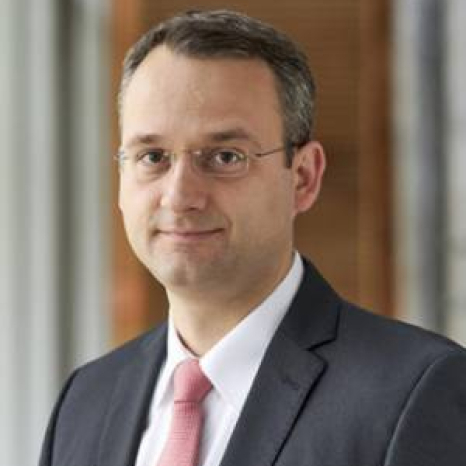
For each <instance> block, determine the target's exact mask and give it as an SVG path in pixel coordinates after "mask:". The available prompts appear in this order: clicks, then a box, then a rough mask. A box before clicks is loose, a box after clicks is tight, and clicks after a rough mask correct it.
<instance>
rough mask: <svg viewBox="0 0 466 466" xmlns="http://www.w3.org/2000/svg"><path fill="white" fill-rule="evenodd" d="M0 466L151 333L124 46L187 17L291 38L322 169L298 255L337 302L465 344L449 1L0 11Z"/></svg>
mask: <svg viewBox="0 0 466 466" xmlns="http://www.w3.org/2000/svg"><path fill="white" fill-rule="evenodd" d="M0 2H1V3H0V60H1V61H0V131H1V134H0V136H1V138H0V140H1V142H2V145H1V150H0V300H1V301H0V313H1V314H0V363H1V365H0V466H33V465H35V464H36V463H37V458H38V454H39V448H40V443H41V441H42V437H43V434H44V430H45V426H46V422H47V419H48V416H49V414H50V411H51V409H52V406H53V403H54V401H55V400H56V397H57V395H58V391H59V389H60V387H61V385H62V384H63V382H64V380H65V378H66V376H67V375H68V374H69V373H70V371H71V370H72V368H73V367H76V366H77V365H79V364H82V363H84V362H86V361H88V360H90V359H92V358H94V357H96V356H98V355H100V354H102V353H104V352H106V351H108V350H109V349H111V348H112V347H114V346H116V345H118V344H120V343H122V342H124V341H126V340H127V339H129V338H132V337H133V336H135V335H136V334H138V333H140V332H141V331H143V330H144V329H146V328H149V327H150V326H152V325H153V324H154V323H156V322H157V321H159V320H160V319H161V318H163V316H164V313H165V311H166V303H165V297H164V295H163V292H162V291H161V289H160V288H159V287H158V286H157V285H156V284H155V283H154V280H153V279H152V278H151V277H150V276H149V274H148V273H147V272H146V271H145V270H144V269H143V268H142V266H140V265H139V264H138V263H137V261H136V259H135V258H134V257H133V256H132V254H131V252H130V250H129V248H128V245H127V242H126V239H125V236H124V232H123V229H122V224H121V219H120V215H119V212H118V209H117V206H116V195H117V188H118V184H117V181H118V180H117V169H116V166H115V163H114V161H113V160H112V155H113V154H114V153H115V152H116V149H117V147H118V144H119V139H118V125H117V119H116V107H115V96H116V92H117V88H118V81H119V76H120V69H121V62H122V59H123V56H124V54H125V52H126V50H127V48H128V47H129V46H130V45H131V44H132V43H133V42H134V41H135V39H136V38H137V37H138V36H139V35H140V34H141V33H142V32H144V31H146V30H147V29H148V28H149V27H151V25H153V24H154V23H155V22H158V21H159V20H161V19H164V18H166V17H167V16H170V15H171V14H173V13H174V12H177V11H180V10H186V9H193V8H218V7H222V8H225V7H226V8H231V9H237V10H240V11H243V12H246V13H249V14H251V15H253V16H257V17H259V18H261V19H263V20H265V21H267V22H271V23H273V24H275V25H276V26H277V27H278V28H280V29H282V30H284V31H286V32H287V33H288V34H289V35H290V36H291V37H293V38H294V39H296V40H297V41H298V42H300V43H301V44H302V45H303V47H304V49H305V50H306V51H307V53H308V55H309V60H310V64H311V67H312V69H313V71H314V74H315V77H316V80H317V84H318V112H317V119H318V122H317V132H316V137H317V139H319V140H321V141H322V143H323V144H324V146H325V148H326V151H327V155H328V162H329V168H328V172H327V174H326V179H325V187H324V190H323V193H322V197H321V199H320V201H319V203H318V205H317V206H316V207H315V208H314V209H313V210H312V211H311V212H309V213H308V214H306V215H304V216H302V217H301V218H300V219H299V221H298V226H297V232H296V236H297V243H298V246H299V248H300V250H301V251H302V252H304V253H305V254H306V255H308V256H309V257H311V258H312V259H313V261H314V262H315V263H316V264H317V266H318V267H319V268H320V269H321V271H322V272H323V273H324V275H326V277H327V278H328V279H329V280H330V282H331V283H332V284H333V285H334V287H335V288H336V289H337V290H338V291H339V292H340V293H341V294H342V295H343V296H344V297H346V298H348V299H350V300H353V301H356V302H358V303H360V304H362V305H363V306H365V307H368V308H369V309H371V310H373V311H374V312H377V313H380V314H385V315H390V316H393V317H396V318H399V319H402V320H405V321H409V322H412V323H415V324H417V325H421V326H423V327H426V328H429V329H432V330H435V331H437V332H440V333H443V334H445V335H448V336H449V337H451V338H453V339H455V340H457V341H459V342H462V343H463V344H465V343H466V286H465V285H464V281H465V280H464V277H465V276H466V209H465V204H466V180H465V176H466V155H465V154H464V153H463V152H464V151H463V147H464V146H463V144H465V145H466V131H465V128H466V93H465V89H464V86H465V84H464V83H465V82H466V60H465V50H466V28H465V27H464V24H466V2H465V1H464V0H287V1H286V2H285V1H283V2H270V1H268V0H232V1H229V2H221V1H217V0H197V1H188V0H157V1H155V0H0Z"/></svg>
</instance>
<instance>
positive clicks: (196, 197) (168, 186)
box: [160, 154, 207, 213]
mask: <svg viewBox="0 0 466 466" xmlns="http://www.w3.org/2000/svg"><path fill="white" fill-rule="evenodd" d="M163 181H164V183H163V188H162V195H161V198H160V206H161V207H164V208H167V209H170V210H172V211H173V212H177V213H180V212H186V211H190V210H203V209H204V208H205V207H206V205H207V183H206V180H205V178H204V177H203V176H202V175H201V174H198V173H197V172H196V171H195V170H194V169H193V166H192V161H191V160H190V156H189V155H188V154H183V155H181V156H179V157H177V158H176V160H175V161H173V165H172V167H171V169H170V171H169V172H168V173H166V174H165V176H164V180H163Z"/></svg>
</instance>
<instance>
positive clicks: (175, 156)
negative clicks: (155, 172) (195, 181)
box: [166, 149, 204, 178]
mask: <svg viewBox="0 0 466 466" xmlns="http://www.w3.org/2000/svg"><path fill="white" fill-rule="evenodd" d="M166 156H167V157H168V158H169V160H170V171H172V172H174V174H175V177H176V178H184V176H185V175H186V173H187V172H186V170H187V171H188V173H191V174H192V172H194V173H196V174H197V175H204V173H203V171H202V166H201V165H202V164H200V163H199V162H198V160H197V159H198V158H199V157H201V156H202V151H201V150H199V149H195V150H191V149H182V150H176V151H175V150H173V151H167V152H166Z"/></svg>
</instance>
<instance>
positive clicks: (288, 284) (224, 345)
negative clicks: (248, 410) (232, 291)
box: [154, 252, 304, 413]
mask: <svg viewBox="0 0 466 466" xmlns="http://www.w3.org/2000/svg"><path fill="white" fill-rule="evenodd" d="M303 271H304V267H303V263H302V259H301V257H300V256H299V254H298V253H297V252H295V253H294V259H293V264H292V266H291V268H290V270H289V272H288V274H287V275H286V276H285V278H284V279H283V280H282V281H281V282H280V283H279V285H278V286H277V287H276V288H275V289H274V291H273V292H272V293H271V294H270V295H269V296H268V297H267V298H266V299H265V300H264V301H263V302H262V303H261V304H260V305H259V306H257V307H256V308H255V309H253V311H252V312H250V313H249V314H248V315H247V316H246V317H245V318H244V319H243V320H242V321H241V322H240V323H239V324H238V325H236V327H234V328H233V329H232V330H231V331H230V332H229V333H228V334H227V335H225V336H224V337H223V338H222V339H221V340H220V341H218V342H217V343H216V344H215V345H214V346H213V347H212V348H211V349H210V350H209V351H208V352H207V353H206V354H205V355H204V356H203V357H202V358H201V359H200V364H201V367H202V369H203V371H204V373H205V374H206V375H207V377H209V379H210V381H211V382H212V385H213V386H214V388H215V390H216V391H217V392H218V393H219V394H220V396H221V397H222V398H223V399H224V400H225V401H226V402H227V403H228V404H230V405H231V406H232V407H233V409H235V410H236V411H237V412H238V413H239V412H240V411H241V409H242V407H243V404H244V402H245V400H246V397H247V395H248V393H249V390H250V388H251V385H252V383H253V381H254V378H255V376H256V373H257V371H258V370H259V366H260V364H261V362H262V358H263V356H264V354H265V351H266V349H267V347H268V345H269V343H270V341H271V339H272V337H273V335H274V333H275V331H276V329H277V327H278V325H279V324H280V322H281V320H282V319H283V317H284V316H285V314H286V312H287V310H288V308H289V306H290V304H291V301H292V299H293V297H294V295H295V294H296V291H297V290H298V287H299V285H300V283H301V280H302V276H303ZM193 357H194V355H193V354H192V353H190V352H189V351H188V350H187V349H186V347H185V346H184V345H183V344H182V343H181V341H180V339H179V337H178V335H177V332H176V329H175V326H174V324H173V321H172V319H171V318H170V319H169V323H168V338H167V359H166V361H165V366H164V369H163V371H162V373H161V377H160V380H159V382H158V383H157V390H156V396H155V400H154V401H155V404H156V405H158V404H160V403H162V402H163V401H164V399H165V398H166V397H167V396H168V394H169V393H171V392H172V391H173V382H172V375H173V371H174V370H175V368H176V366H177V365H178V364H179V363H180V362H182V361H184V360H185V359H187V358H193Z"/></svg>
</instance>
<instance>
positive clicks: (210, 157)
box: [115, 146, 288, 179]
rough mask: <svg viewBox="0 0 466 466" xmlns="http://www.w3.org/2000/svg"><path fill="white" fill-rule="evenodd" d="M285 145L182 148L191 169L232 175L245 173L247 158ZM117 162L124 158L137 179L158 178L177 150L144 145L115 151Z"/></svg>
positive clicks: (253, 157)
mask: <svg viewBox="0 0 466 466" xmlns="http://www.w3.org/2000/svg"><path fill="white" fill-rule="evenodd" d="M287 149H288V147H287V146H281V147H277V148H276V149H271V150H268V151H264V152H251V151H248V150H246V149H238V148H231V147H205V148H202V149H198V150H193V151H189V150H188V151H183V153H185V154H186V155H188V156H189V158H190V160H191V166H192V167H193V169H194V170H195V171H196V172H197V173H199V174H202V175H207V176H213V177H219V178H235V177H241V176H245V175H246V174H247V173H248V170H249V165H250V163H251V160H253V159H255V158H261V157H264V156H266V155H271V154H276V153H278V152H282V151H286V150H287ZM115 158H116V159H117V160H118V162H119V163H120V166H122V164H123V162H124V161H128V162H129V163H130V166H131V167H132V168H133V169H134V170H135V172H136V175H137V176H138V177H139V178H141V179H153V178H159V177H161V176H163V175H165V174H166V173H167V172H168V171H169V170H170V168H171V167H172V165H173V164H174V162H175V160H176V158H177V154H175V153H174V152H170V151H167V150H164V149H147V150H143V151H140V152H134V153H131V152H129V153H126V152H124V151H122V150H121V151H119V152H118V154H117V155H116V157H115Z"/></svg>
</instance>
